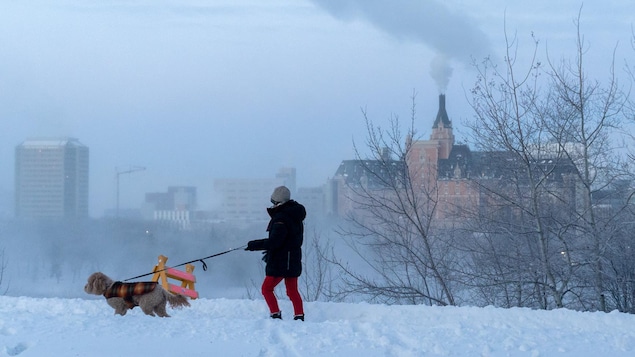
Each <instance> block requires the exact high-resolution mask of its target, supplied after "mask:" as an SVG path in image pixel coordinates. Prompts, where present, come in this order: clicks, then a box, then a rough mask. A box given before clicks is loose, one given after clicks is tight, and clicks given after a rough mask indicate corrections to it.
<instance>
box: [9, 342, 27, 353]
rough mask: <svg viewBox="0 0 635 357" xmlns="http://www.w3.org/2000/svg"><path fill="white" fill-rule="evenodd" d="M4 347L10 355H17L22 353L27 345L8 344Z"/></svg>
mask: <svg viewBox="0 0 635 357" xmlns="http://www.w3.org/2000/svg"><path fill="white" fill-rule="evenodd" d="M4 349H5V352H6V354H8V355H9V356H17V355H19V354H20V353H22V352H24V351H26V349H27V345H26V344H25V343H18V344H17V345H15V346H14V347H9V346H6V347H5V348H4Z"/></svg>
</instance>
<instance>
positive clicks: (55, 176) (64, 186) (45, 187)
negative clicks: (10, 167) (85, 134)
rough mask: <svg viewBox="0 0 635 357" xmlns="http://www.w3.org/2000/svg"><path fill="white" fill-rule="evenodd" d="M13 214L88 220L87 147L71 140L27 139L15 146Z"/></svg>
mask: <svg viewBox="0 0 635 357" xmlns="http://www.w3.org/2000/svg"><path fill="white" fill-rule="evenodd" d="M15 215H16V217H19V218H81V217H88V147H87V146H85V145H83V144H82V143H80V142H79V141H78V140H77V139H74V138H60V139H28V140H26V141H24V142H22V143H21V144H20V145H18V146H16V148H15Z"/></svg>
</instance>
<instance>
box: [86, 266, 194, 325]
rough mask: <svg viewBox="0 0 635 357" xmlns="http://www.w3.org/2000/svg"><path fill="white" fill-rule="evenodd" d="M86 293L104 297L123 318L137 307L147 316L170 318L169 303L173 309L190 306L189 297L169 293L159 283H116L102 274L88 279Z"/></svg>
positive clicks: (93, 275)
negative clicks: (166, 308) (167, 309)
mask: <svg viewBox="0 0 635 357" xmlns="http://www.w3.org/2000/svg"><path fill="white" fill-rule="evenodd" d="M84 291H85V292H87V293H88V294H93V295H103V296H104V297H105V298H106V301H107V302H108V305H110V306H111V307H112V308H113V309H115V314H119V315H121V316H124V315H125V314H126V312H127V311H128V310H130V309H132V308H134V307H135V306H139V307H140V308H141V310H142V311H143V312H144V313H145V314H146V315H150V316H156V315H158V316H160V317H170V315H168V313H167V311H166V310H165V306H166V304H167V303H169V304H170V307H171V308H181V307H183V306H190V303H189V302H188V301H187V297H185V296H184V295H181V294H173V293H171V292H168V291H167V290H165V289H164V288H163V287H162V286H161V285H160V284H159V283H157V282H143V283H122V282H120V281H117V282H115V281H113V280H112V279H110V278H109V277H108V276H107V275H106V274H104V273H101V272H97V273H93V274H91V275H90V276H89V277H88V282H87V283H86V286H84ZM155 313H156V315H155Z"/></svg>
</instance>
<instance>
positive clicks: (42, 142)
mask: <svg viewBox="0 0 635 357" xmlns="http://www.w3.org/2000/svg"><path fill="white" fill-rule="evenodd" d="M69 145H70V146H85V145H84V144H82V143H80V142H79V140H78V139H75V138H68V137H66V138H30V139H26V140H25V141H23V142H22V144H20V146H22V147H38V148H41V147H60V146H69Z"/></svg>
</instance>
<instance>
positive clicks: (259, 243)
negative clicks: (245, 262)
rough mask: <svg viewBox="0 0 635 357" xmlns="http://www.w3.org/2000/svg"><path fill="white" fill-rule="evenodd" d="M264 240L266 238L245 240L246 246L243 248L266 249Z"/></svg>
mask: <svg viewBox="0 0 635 357" xmlns="http://www.w3.org/2000/svg"><path fill="white" fill-rule="evenodd" d="M266 241H267V239H256V240H250V241H249V242H247V248H245V250H251V251H253V250H266V249H267V248H266V247H265V244H266Z"/></svg>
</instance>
